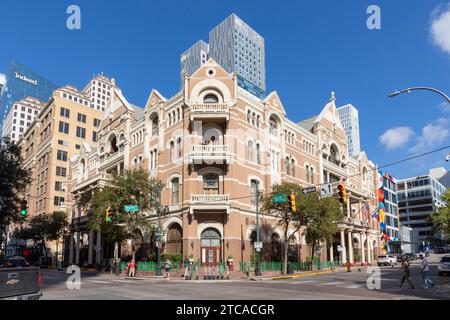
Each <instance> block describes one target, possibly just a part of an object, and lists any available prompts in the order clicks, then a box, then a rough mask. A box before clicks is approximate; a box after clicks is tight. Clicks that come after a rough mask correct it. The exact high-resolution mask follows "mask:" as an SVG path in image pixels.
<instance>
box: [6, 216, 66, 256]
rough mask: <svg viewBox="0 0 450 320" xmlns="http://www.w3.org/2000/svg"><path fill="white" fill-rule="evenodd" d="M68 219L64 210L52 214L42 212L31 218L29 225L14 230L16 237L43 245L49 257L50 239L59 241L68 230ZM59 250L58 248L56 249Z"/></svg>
mask: <svg viewBox="0 0 450 320" xmlns="http://www.w3.org/2000/svg"><path fill="white" fill-rule="evenodd" d="M67 226H68V223H67V219H66V214H65V213H64V212H54V213H52V214H45V213H44V214H40V215H37V216H34V217H32V218H31V219H30V221H29V222H28V224H27V226H25V227H22V228H20V229H16V230H15V231H14V238H16V239H22V240H33V241H34V244H35V245H41V246H42V249H43V251H44V254H45V256H46V257H47V246H46V242H48V241H55V240H56V241H57V245H58V242H59V240H60V239H61V238H62V237H63V235H64V234H65V232H66V231H67ZM56 250H58V249H56Z"/></svg>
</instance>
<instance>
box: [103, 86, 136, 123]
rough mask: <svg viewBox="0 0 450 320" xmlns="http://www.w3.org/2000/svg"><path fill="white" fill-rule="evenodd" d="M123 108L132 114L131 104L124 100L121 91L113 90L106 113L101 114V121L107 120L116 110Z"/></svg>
mask: <svg viewBox="0 0 450 320" xmlns="http://www.w3.org/2000/svg"><path fill="white" fill-rule="evenodd" d="M122 106H124V107H125V108H126V109H127V110H129V111H131V112H134V111H135V110H134V108H133V107H132V106H131V104H130V103H129V102H128V101H127V99H125V97H124V96H123V94H122V91H121V90H120V89H118V88H114V91H113V95H112V99H111V104H110V106H109V107H108V108H106V112H105V113H104V114H103V119H106V118H108V117H109V116H110V115H111V114H113V113H114V112H115V111H116V110H117V109H119V108H120V107H122Z"/></svg>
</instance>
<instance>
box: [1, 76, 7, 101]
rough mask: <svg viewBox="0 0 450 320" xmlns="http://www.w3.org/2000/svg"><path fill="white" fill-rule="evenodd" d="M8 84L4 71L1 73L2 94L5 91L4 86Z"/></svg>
mask: <svg viewBox="0 0 450 320" xmlns="http://www.w3.org/2000/svg"><path fill="white" fill-rule="evenodd" d="M5 85H6V75H4V74H3V73H0V96H1V95H2V93H3V88H4V87H5Z"/></svg>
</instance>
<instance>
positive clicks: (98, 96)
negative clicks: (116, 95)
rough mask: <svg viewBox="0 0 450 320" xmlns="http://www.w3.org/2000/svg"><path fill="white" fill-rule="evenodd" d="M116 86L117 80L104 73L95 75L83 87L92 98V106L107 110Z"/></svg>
mask: <svg viewBox="0 0 450 320" xmlns="http://www.w3.org/2000/svg"><path fill="white" fill-rule="evenodd" d="M115 87H116V81H115V80H114V79H109V78H108V77H106V76H104V75H103V74H97V75H94V77H93V78H92V80H91V81H89V83H88V84H87V86H86V87H85V88H84V89H83V92H84V93H85V94H87V95H88V97H89V99H90V101H91V102H90V106H91V108H93V109H95V110H100V111H105V109H106V108H107V106H108V105H109V103H110V101H111V95H112V92H113V90H114V88H115Z"/></svg>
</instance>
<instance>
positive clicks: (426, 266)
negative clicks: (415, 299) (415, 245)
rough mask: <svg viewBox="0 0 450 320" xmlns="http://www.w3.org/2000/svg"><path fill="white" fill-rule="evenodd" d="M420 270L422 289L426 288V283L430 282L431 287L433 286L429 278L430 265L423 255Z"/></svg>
mask: <svg viewBox="0 0 450 320" xmlns="http://www.w3.org/2000/svg"><path fill="white" fill-rule="evenodd" d="M420 271H421V272H422V277H423V284H424V289H428V284H431V287H432V288H433V287H434V282H433V281H431V279H430V266H429V263H428V259H427V257H423V260H422V263H421V266H420Z"/></svg>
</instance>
